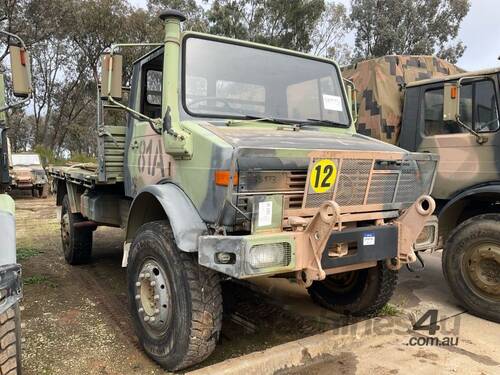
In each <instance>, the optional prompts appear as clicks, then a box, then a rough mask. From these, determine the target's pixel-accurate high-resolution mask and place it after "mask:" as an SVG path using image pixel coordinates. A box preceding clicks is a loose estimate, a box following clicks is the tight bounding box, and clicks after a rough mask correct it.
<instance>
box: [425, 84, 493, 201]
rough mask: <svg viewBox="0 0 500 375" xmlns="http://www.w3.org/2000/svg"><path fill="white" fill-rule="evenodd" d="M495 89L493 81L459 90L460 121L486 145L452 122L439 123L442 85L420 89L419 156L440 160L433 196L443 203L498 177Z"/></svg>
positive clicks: (441, 119)
mask: <svg viewBox="0 0 500 375" xmlns="http://www.w3.org/2000/svg"><path fill="white" fill-rule="evenodd" d="M497 91H498V85H497V81H496V79H490V78H485V79H480V80H474V81H469V82H464V83H463V85H462V87H461V89H460V118H461V119H462V121H463V122H464V123H465V124H467V125H468V126H469V127H470V128H472V129H474V130H475V131H476V132H478V133H480V134H481V135H482V136H483V137H485V138H486V139H487V141H486V142H485V143H483V144H480V143H478V141H477V138H476V136H475V135H473V134H471V133H470V132H469V131H467V130H466V129H464V127H462V126H461V125H459V124H458V123H455V122H451V123H449V122H444V121H443V85H442V84H440V85H429V86H423V87H422V92H421V106H420V116H419V125H420V126H419V130H420V134H419V135H418V136H419V137H421V142H420V144H419V147H418V151H420V152H431V153H435V154H438V155H439V157H440V161H439V166H438V174H437V177H436V181H435V184H434V190H433V196H434V197H435V198H438V199H447V198H449V197H450V196H451V195H453V194H454V193H457V192H459V191H462V190H464V189H466V188H468V187H470V186H473V185H477V184H481V183H484V182H489V181H493V180H498V179H499V177H500V173H499V171H500V157H498V155H497V153H498V152H499V151H500V138H499V134H500V133H499V127H500V124H499V116H498V113H499V112H498V98H497Z"/></svg>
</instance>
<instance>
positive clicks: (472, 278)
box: [442, 214, 500, 323]
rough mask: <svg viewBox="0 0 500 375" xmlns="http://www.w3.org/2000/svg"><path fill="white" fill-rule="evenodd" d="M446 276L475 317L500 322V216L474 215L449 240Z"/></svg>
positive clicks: (444, 255)
mask: <svg viewBox="0 0 500 375" xmlns="http://www.w3.org/2000/svg"><path fill="white" fill-rule="evenodd" d="M442 265H443V273H444V277H445V279H446V281H447V282H448V286H449V287H450V289H451V291H452V292H453V295H454V296H455V298H456V299H457V300H458V301H459V302H460V304H461V305H462V306H463V307H465V308H466V309H467V310H468V311H469V312H470V313H471V314H474V315H477V316H479V317H481V318H484V319H488V320H492V321H494V322H497V323H500V215H499V214H486V215H478V216H474V217H472V218H470V219H468V220H466V221H464V222H463V223H461V224H460V225H459V226H458V227H456V228H455V229H454V230H453V231H452V232H451V234H450V236H449V237H448V239H447V241H446V244H445V247H444V251H443V256H442Z"/></svg>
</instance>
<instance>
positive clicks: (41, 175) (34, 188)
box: [10, 152, 49, 198]
mask: <svg viewBox="0 0 500 375" xmlns="http://www.w3.org/2000/svg"><path fill="white" fill-rule="evenodd" d="M10 180H11V189H12V190H31V194H32V195H33V197H40V198H47V196H48V194H49V181H48V179H47V175H46V174H45V169H44V168H43V166H42V162H41V160H40V156H39V155H38V154H34V153H29V152H23V153H19V154H10Z"/></svg>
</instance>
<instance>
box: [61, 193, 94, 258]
mask: <svg viewBox="0 0 500 375" xmlns="http://www.w3.org/2000/svg"><path fill="white" fill-rule="evenodd" d="M82 221H85V220H84V219H83V217H82V215H81V214H80V213H76V214H73V213H71V210H70V205H69V198H68V196H67V195H65V196H64V198H63V202H62V208H61V241H62V247H63V252H64V259H66V262H67V263H69V264H71V265H77V264H83V263H87V262H88V261H90V257H91V254H92V229H91V228H75V224H77V223H79V222H82Z"/></svg>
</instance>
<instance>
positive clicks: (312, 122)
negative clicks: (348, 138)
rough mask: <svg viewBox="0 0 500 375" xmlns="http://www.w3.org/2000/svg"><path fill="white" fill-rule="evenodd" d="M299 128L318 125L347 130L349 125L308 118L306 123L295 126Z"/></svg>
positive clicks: (302, 122) (301, 122)
mask: <svg viewBox="0 0 500 375" xmlns="http://www.w3.org/2000/svg"><path fill="white" fill-rule="evenodd" d="M295 125H296V126H298V127H299V128H300V127H302V126H307V125H317V126H335V127H342V128H346V127H347V125H345V124H342V123H340V122H335V121H331V120H321V119H317V118H308V119H307V120H306V121H299V122H298V123H296V124H295Z"/></svg>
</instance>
